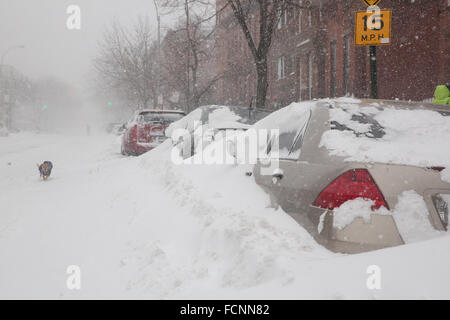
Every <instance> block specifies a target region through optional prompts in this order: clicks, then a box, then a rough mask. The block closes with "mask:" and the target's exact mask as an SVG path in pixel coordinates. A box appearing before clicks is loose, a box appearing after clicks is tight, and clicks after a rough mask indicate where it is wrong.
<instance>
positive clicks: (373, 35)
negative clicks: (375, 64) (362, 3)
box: [355, 10, 392, 46]
mask: <svg viewBox="0 0 450 320" xmlns="http://www.w3.org/2000/svg"><path fill="white" fill-rule="evenodd" d="M391 16H392V11H391V10H373V11H369V10H368V11H359V12H356V22H355V44H356V45H359V46H377V45H387V44H391Z"/></svg>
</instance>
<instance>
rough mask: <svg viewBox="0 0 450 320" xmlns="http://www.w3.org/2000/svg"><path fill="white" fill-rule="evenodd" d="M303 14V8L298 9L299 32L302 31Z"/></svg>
mask: <svg viewBox="0 0 450 320" xmlns="http://www.w3.org/2000/svg"><path fill="white" fill-rule="evenodd" d="M302 15H303V10H302V9H299V10H298V33H302Z"/></svg>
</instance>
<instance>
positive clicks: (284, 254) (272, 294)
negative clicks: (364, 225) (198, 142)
mask: <svg viewBox="0 0 450 320" xmlns="http://www.w3.org/2000/svg"><path fill="white" fill-rule="evenodd" d="M170 148H171V146H170V143H169V142H166V143H164V144H163V145H161V146H160V147H158V148H157V149H155V150H153V151H151V152H149V153H147V154H145V155H143V156H141V157H138V158H132V157H123V156H121V155H120V154H119V150H120V148H119V145H118V140H117V137H114V136H92V137H76V136H58V135H34V134H30V133H21V134H13V135H11V136H10V137H8V138H0V298H63V299H64V298H153V299H161V298H163V299H167V298H204V299H215V298H225V299H227V298H228V299H230V298H233V299H241V298H270V299H278V298H280V299H281V298H288V299H299V298H326V299H345V298H360V299H371V298H450V276H449V275H448V270H449V267H450V238H449V237H448V236H443V237H440V238H436V239H433V240H429V241H426V242H420V243H415V244H411V245H405V246H402V247H397V248H391V249H385V250H380V251H377V252H371V253H366V254H360V255H353V256H346V255H339V254H333V253H331V252H329V251H327V250H325V249H324V248H322V247H321V246H319V245H318V244H317V243H316V242H315V241H314V240H313V239H312V238H311V237H310V236H309V234H308V233H307V232H306V231H305V230H304V229H303V228H302V227H300V226H299V225H297V224H296V223H295V222H294V221H293V220H292V219H291V218H290V217H289V216H288V215H286V214H285V213H284V212H282V211H281V210H274V209H272V208H269V198H268V196H267V195H266V194H265V193H264V192H263V191H262V190H261V189H260V188H259V187H258V186H257V185H256V184H255V183H254V182H253V178H251V177H247V176H245V174H244V171H243V170H242V169H241V168H239V167H233V166H200V165H178V166H177V165H175V164H173V163H172V162H171V160H170ZM44 160H51V161H52V162H53V163H54V171H53V174H52V176H51V178H50V180H49V181H47V182H42V181H40V180H39V174H38V171H37V168H36V162H41V161H44ZM69 265H78V266H80V268H81V272H82V274H81V275H82V278H81V279H82V282H81V283H82V288H81V290H73V291H71V290H69V289H68V288H67V287H66V280H67V277H68V274H66V268H67V267H68V266H69ZM371 265H377V266H378V267H379V268H380V270H381V286H382V287H381V290H369V289H368V288H367V286H366V281H367V279H368V278H369V274H367V268H368V267H369V266H371Z"/></svg>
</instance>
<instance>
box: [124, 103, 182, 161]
mask: <svg viewBox="0 0 450 320" xmlns="http://www.w3.org/2000/svg"><path fill="white" fill-rule="evenodd" d="M184 116H185V113H184V112H183V111H175V110H139V111H138V112H137V113H136V116H135V117H134V119H133V121H131V122H130V123H129V124H128V125H127V128H126V130H125V132H124V134H123V137H122V147H121V152H122V154H123V155H140V154H143V153H145V152H147V151H150V150H152V149H153V148H155V147H157V146H158V145H159V144H161V143H162V142H163V141H164V140H165V139H166V136H165V130H166V128H167V127H168V126H169V125H170V124H171V123H172V122H174V121H177V120H180V119H181V118H183V117H184Z"/></svg>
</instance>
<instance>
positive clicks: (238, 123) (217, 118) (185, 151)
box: [166, 105, 270, 159]
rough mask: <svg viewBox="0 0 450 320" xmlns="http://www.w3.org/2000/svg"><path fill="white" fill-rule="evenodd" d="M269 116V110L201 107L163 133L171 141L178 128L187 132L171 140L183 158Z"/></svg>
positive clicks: (216, 106)
mask: <svg viewBox="0 0 450 320" xmlns="http://www.w3.org/2000/svg"><path fill="white" fill-rule="evenodd" d="M269 114H270V111H269V110H265V109H259V108H258V109H256V108H245V107H237V106H220V105H208V106H202V107H199V108H197V109H195V110H194V111H192V112H191V113H189V114H188V115H187V116H186V117H184V118H183V119H181V120H179V121H177V122H174V123H173V124H172V125H170V126H169V128H168V129H167V130H166V134H167V136H168V137H171V138H173V132H174V130H176V129H180V128H181V129H184V130H185V131H186V132H188V133H187V135H185V136H183V137H179V138H178V139H177V140H176V141H173V144H174V145H175V146H176V147H177V148H178V149H179V150H180V155H181V156H182V157H183V158H184V159H186V158H189V157H191V156H193V155H195V154H196V153H198V152H200V151H202V150H203V149H204V148H205V147H206V146H208V145H209V144H210V143H211V142H213V141H214V140H217V139H222V138H224V137H225V136H226V135H227V136H228V137H231V136H233V135H234V134H238V133H239V132H243V131H246V130H247V129H248V128H250V127H251V126H252V125H253V124H254V123H256V122H257V121H259V120H261V119H263V118H264V117H266V116H267V115H269Z"/></svg>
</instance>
